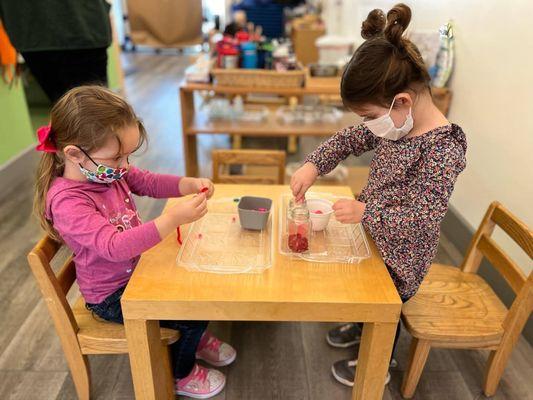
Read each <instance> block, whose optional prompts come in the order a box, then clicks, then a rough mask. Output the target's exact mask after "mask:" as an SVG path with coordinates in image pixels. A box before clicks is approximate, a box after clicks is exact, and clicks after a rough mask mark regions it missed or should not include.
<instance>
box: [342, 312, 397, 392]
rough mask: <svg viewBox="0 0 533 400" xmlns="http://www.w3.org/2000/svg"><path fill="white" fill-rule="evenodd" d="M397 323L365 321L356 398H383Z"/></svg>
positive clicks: (356, 376) (356, 378)
mask: <svg viewBox="0 0 533 400" xmlns="http://www.w3.org/2000/svg"><path fill="white" fill-rule="evenodd" d="M397 325H398V324H397V323H393V322H387V323H381V322H379V323H369V322H367V323H365V324H364V327H363V336H362V337H361V346H360V348H359V356H358V361H357V368H356V370H355V385H354V390H353V393H352V399H354V400H380V399H382V398H383V390H384V388H385V385H384V383H385V378H386V376H387V371H388V369H389V363H390V357H391V352H392V345H393V343H394V335H395V333H396V326H397Z"/></svg>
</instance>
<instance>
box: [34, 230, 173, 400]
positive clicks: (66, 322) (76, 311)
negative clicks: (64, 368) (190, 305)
mask: <svg viewBox="0 0 533 400" xmlns="http://www.w3.org/2000/svg"><path fill="white" fill-rule="evenodd" d="M60 248H61V244H60V243H58V242H56V241H54V240H53V239H51V238H50V237H48V236H47V237H44V238H43V239H41V241H40V242H39V243H38V244H37V245H36V246H35V247H34V248H33V249H32V251H31V252H30V253H29V254H28V262H29V264H30V267H31V270H32V272H33V275H34V276H35V279H36V280H37V284H38V285H39V288H40V290H41V293H42V295H43V298H44V301H45V302H46V305H47V306H48V311H49V312H50V316H51V317H52V319H53V321H54V325H55V329H56V332H57V334H58V336H59V339H60V340H61V345H62V347H63V351H64V353H65V358H66V359H67V363H68V365H69V368H70V373H71V374H72V379H73V381H74V385H75V386H76V392H77V393H78V397H79V398H80V399H82V400H87V399H89V398H90V370H89V361H88V358H87V354H122V353H128V343H127V342H126V334H125V330H124V326H123V325H120V324H115V323H112V322H107V321H104V320H97V319H96V318H95V317H93V315H92V313H91V312H90V311H89V310H87V309H86V308H85V302H84V301H83V298H82V297H80V298H79V299H78V300H77V301H76V303H75V305H74V307H71V306H70V304H69V303H68V301H67V297H66V296H67V294H68V292H69V290H70V289H71V287H72V284H73V283H74V281H75V280H76V270H75V267H74V262H73V261H72V257H69V258H68V260H67V261H66V262H65V264H64V265H63V266H62V268H61V269H60V270H59V272H58V273H57V275H56V274H55V273H54V271H53V270H52V267H51V266H50V262H51V260H52V259H53V258H54V256H55V255H56V254H57V252H58V250H59V249H60ZM178 338H179V333H178V332H177V331H174V330H171V329H165V328H162V329H161V344H162V345H163V346H165V347H166V346H168V345H169V344H172V343H174V342H175V341H176V340H178ZM163 354H165V355H166V356H167V357H166V360H165V366H166V369H167V371H166V373H167V374H168V375H169V379H171V369H170V359H169V358H168V351H164V352H163Z"/></svg>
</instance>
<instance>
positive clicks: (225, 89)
mask: <svg viewBox="0 0 533 400" xmlns="http://www.w3.org/2000/svg"><path fill="white" fill-rule="evenodd" d="M180 89H181V90H182V91H185V92H194V91H196V90H213V91H215V92H217V93H224V94H248V93H275V94H279V95H281V96H304V95H307V94H309V95H312V94H339V87H338V86H335V85H332V86H320V87H311V88H308V87H300V88H275V87H266V88H265V87H253V86H242V87H239V86H221V85H213V84H210V83H192V82H182V83H181V85H180Z"/></svg>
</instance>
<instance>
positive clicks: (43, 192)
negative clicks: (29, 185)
mask: <svg viewBox="0 0 533 400" xmlns="http://www.w3.org/2000/svg"><path fill="white" fill-rule="evenodd" d="M134 124H136V125H137V126H138V127H139V133H140V143H139V146H141V145H142V144H143V143H144V142H145V141H146V139H147V138H146V130H145V129H144V126H143V125H142V123H141V121H140V120H139V119H138V118H137V116H136V115H135V112H134V111H133V108H132V107H131V106H130V105H129V104H128V103H127V102H126V100H124V99H123V98H122V97H120V96H119V95H118V94H116V93H114V92H112V91H111V90H109V89H106V88H104V87H101V86H80V87H77V88H75V89H71V90H70V91H68V92H67V93H66V94H65V95H63V97H61V98H60V99H59V100H58V101H57V103H56V104H55V105H54V107H53V108H52V111H51V112H50V126H51V137H52V140H53V142H54V145H55V147H56V148H57V152H56V153H43V155H42V158H41V161H40V163H39V167H38V169H37V180H36V184H35V196H34V202H33V209H34V213H35V214H36V216H37V217H38V218H39V221H40V223H41V226H42V228H43V229H44V230H45V232H46V233H47V234H48V235H50V236H51V237H52V238H53V239H55V240H57V241H61V238H60V236H59V234H58V233H57V232H56V230H55V229H54V227H53V224H52V221H50V220H48V219H47V218H46V196H47V194H48V190H49V189H50V185H51V184H52V181H53V180H54V179H55V178H56V177H58V176H61V175H62V174H63V170H64V167H65V157H64V155H63V149H64V148H65V147H66V146H68V145H76V146H79V147H81V148H82V149H84V150H85V151H87V152H91V151H94V150H97V149H99V148H100V147H102V146H103V145H104V144H105V143H106V141H107V140H108V139H109V137H110V136H111V137H115V138H116V139H117V141H118V144H119V148H121V147H122V146H121V143H120V138H119V136H118V133H117V131H118V130H120V129H122V128H124V127H126V126H130V125H134Z"/></svg>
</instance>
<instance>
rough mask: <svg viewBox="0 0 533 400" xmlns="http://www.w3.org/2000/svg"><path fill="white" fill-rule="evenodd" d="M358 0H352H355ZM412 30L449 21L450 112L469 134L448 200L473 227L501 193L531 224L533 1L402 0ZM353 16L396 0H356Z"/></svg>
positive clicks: (516, 252) (517, 253) (507, 244)
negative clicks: (463, 165)
mask: <svg viewBox="0 0 533 400" xmlns="http://www.w3.org/2000/svg"><path fill="white" fill-rule="evenodd" d="M354 1H356V0H354ZM405 2H406V4H408V5H409V6H410V7H411V9H412V11H413V20H412V25H411V29H424V30H425V29H438V28H439V26H441V25H443V24H444V23H445V22H447V21H448V20H449V19H452V20H453V21H454V23H455V36H456V62H455V72H454V74H453V76H452V79H451V83H450V87H451V89H452V90H453V94H454V98H453V101H452V106H451V109H450V113H449V116H448V117H449V119H450V121H452V122H455V123H457V124H459V125H461V126H462V127H463V129H464V131H465V133H466V135H467V138H468V145H469V148H468V153H467V161H468V166H467V169H466V170H465V171H464V172H463V174H462V175H461V176H460V177H459V180H458V182H457V185H456V188H455V192H454V194H453V196H452V199H451V204H452V206H453V207H454V209H455V210H457V211H458V212H459V213H460V214H461V215H462V216H463V217H464V218H465V220H466V221H467V222H468V223H469V224H470V225H471V227H473V228H474V227H477V226H478V224H479V222H480V221H481V218H482V217H483V214H484V212H485V210H486V208H487V206H488V204H489V203H490V202H491V201H492V200H499V201H500V202H502V203H503V204H504V205H505V206H506V207H507V208H509V209H510V210H511V211H512V212H514V213H515V214H516V215H517V216H518V217H519V218H520V219H522V221H524V222H525V223H526V224H527V225H529V226H530V227H533V172H532V171H533V24H532V23H531V15H533V1H531V0H513V1H512V2H506V1H501V0H467V1H465V0H446V1H442V0H440V1H438V0H407V1H405ZM358 3H359V12H358V15H357V19H356V20H354V22H353V23H354V24H355V25H356V26H358V27H359V26H360V25H361V22H362V20H363V19H364V18H365V17H366V14H367V13H368V11H369V10H370V9H372V8H376V7H380V8H382V9H384V11H387V10H388V9H389V8H390V7H391V6H392V5H393V4H395V3H396V1H384V0H381V1H379V0H377V1H372V0H359V1H358ZM495 239H496V240H497V241H498V242H499V243H500V244H501V245H502V247H503V248H504V249H506V250H507V251H509V252H510V254H511V256H512V257H513V258H514V259H515V261H517V262H518V263H519V264H520V265H521V266H522V267H523V268H524V270H525V272H526V273H529V272H530V271H531V270H532V269H533V265H532V262H531V260H529V258H528V257H527V256H526V255H525V253H523V252H522V251H521V250H520V249H519V248H518V247H517V246H516V247H515V246H514V244H513V243H512V242H511V241H510V240H507V238H506V236H505V235H502V234H501V232H497V233H496V236H495Z"/></svg>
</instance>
